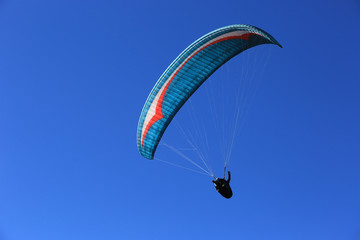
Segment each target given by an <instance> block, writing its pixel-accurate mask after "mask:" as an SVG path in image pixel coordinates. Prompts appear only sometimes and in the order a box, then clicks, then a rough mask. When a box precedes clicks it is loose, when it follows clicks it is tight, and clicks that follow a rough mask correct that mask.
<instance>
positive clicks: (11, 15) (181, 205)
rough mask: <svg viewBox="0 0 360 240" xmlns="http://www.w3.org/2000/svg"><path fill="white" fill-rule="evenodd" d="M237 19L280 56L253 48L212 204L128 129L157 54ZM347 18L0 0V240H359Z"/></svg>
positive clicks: (233, 6)
mask: <svg viewBox="0 0 360 240" xmlns="http://www.w3.org/2000/svg"><path fill="white" fill-rule="evenodd" d="M238 23H240V24H251V25H254V26H257V27H260V28H262V29H264V30H266V31H268V32H269V33H271V34H272V35H273V36H274V37H275V38H276V39H277V40H278V41H279V42H280V43H281V44H282V45H283V46H284V48H283V49H280V48H277V47H275V46H264V47H263V46H261V47H259V51H257V54H260V55H261V52H262V50H264V52H266V53H267V52H268V51H270V52H271V54H270V58H269V61H268V62H267V64H266V67H264V70H263V74H261V75H260V76H259V78H260V77H261V79H260V80H258V81H259V83H260V84H259V86H258V88H257V93H256V95H255V96H254V98H253V99H252V101H251V104H250V105H249V112H248V114H247V117H246V119H245V121H244V123H243V124H244V127H243V128H242V130H241V134H239V138H238V139H237V145H236V148H235V150H234V152H233V155H232V159H231V166H230V170H231V171H232V173H233V179H232V182H231V185H232V188H233V191H234V197H233V198H232V199H230V200H226V199H223V198H222V197H221V196H220V195H219V194H218V193H216V191H215V190H214V187H213V185H212V183H211V178H209V177H206V176H203V175H200V174H196V173H192V172H190V171H186V170H183V169H180V168H176V167H172V166H169V165H166V164H164V163H161V162H158V161H149V160H146V159H144V158H142V157H141V156H140V154H139V153H138V151H137V146H136V128H137V122H138V118H139V116H140V112H141V109H142V106H143V104H144V102H145V100H146V97H147V95H148V93H149V92H150V90H151V88H152V86H153V85H154V84H155V82H156V80H157V79H158V77H159V76H160V75H161V73H162V72H163V71H164V70H165V69H166V67H167V66H168V65H169V64H170V63H171V61H172V60H173V59H174V58H175V57H176V56H177V55H178V54H179V53H180V52H181V51H182V50H183V49H184V48H186V47H187V46H188V45H189V44H190V43H192V42H193V41H195V40H196V39H197V38H199V37H201V36H202V35H204V34H206V33H208V32H209V31H212V30H214V29H216V28H219V27H223V26H226V25H230V24H238ZM359 24H360V2H359V1H358V0H343V1H333V0H330V1H326V3H325V2H324V1H319V0H312V1H308V0H305V1H297V2H295V1H283V0H275V1H264V0H259V1H227V0H224V1H199V0H192V1H190V0H186V1H128V2H121V1H92V0H89V1H81V0H72V1H69V0H62V1H45V0H35V1H24V0H14V1H11V0H1V1H0V32H1V37H0V52H1V54H0V193H1V195H0V239H1V240H3V239H4V240H24V239H30V240H32V239H34V240H35V239H36V240H42V239H44V240H45V239H46V240H49V239H51V240H57V239H59V240H63V239H67V240H72V239H76V240H78V239H87V240H90V239H108V240H111V239H224V238H226V239H244V240H245V239H246V240H258V239H261V240H263V239H265V240H273V239H274V240H282V239H284V240H285V239H286V240H288V239H292V240H297V239H299V240H300V239H301V240H302V239H307V240H308V239H316V240H319V239H326V240H332V239H334V240H335V239H336V240H338V239H350V240H357V239H360V205H359V203H360V175H359V170H360V162H359V160H360V127H359V122H360V112H359V105H360V95H359V90H360V83H359V79H360V71H359V66H360V60H359V54H360V47H359V38H360V33H359V31H358V28H359ZM267 49H270V50H267ZM236 61H237V59H234V61H231V62H229V67H228V69H230V70H229V71H233V70H231V69H232V68H234V67H235V66H237V65H239V64H240V63H241V62H240V60H239V59H238V62H236ZM221 74H224V73H221V72H220V73H219V76H220V78H221V76H222V75H221ZM233 74H234V75H236V72H235V73H233ZM209 80H216V79H209ZM199 90H202V89H199ZM201 94H202V93H201V92H200V93H199V94H198V95H196V96H194V101H193V104H194V105H196V106H197V108H198V109H202V108H203V107H204V106H205V105H206V102H204V101H201V97H199V96H201ZM182 114H183V115H184V116H185V117H186V112H185V111H184V112H183V113H182ZM199 117H200V118H201V116H199ZM204 118H205V117H203V119H202V120H204ZM205 120H206V118H205ZM183 127H188V126H187V125H186V123H184V124H183ZM169 130H170V131H169V133H168V134H167V135H166V136H164V137H166V143H168V144H174V145H175V143H176V142H177V141H178V139H179V137H178V135H176V133H175V131H172V129H169ZM158 150H159V155H160V154H161V157H162V158H166V160H167V161H170V162H171V161H172V159H175V158H176V156H175V155H176V154H174V153H171V152H169V153H167V152H166V150H164V149H162V148H159V149H158ZM211 160H214V161H215V162H216V161H217V160H216V159H211ZM219 161H220V162H221V160H219ZM214 170H215V169H214ZM216 171H217V172H221V169H220V170H218V169H216Z"/></svg>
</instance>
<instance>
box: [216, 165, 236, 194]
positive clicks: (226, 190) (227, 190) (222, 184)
mask: <svg viewBox="0 0 360 240" xmlns="http://www.w3.org/2000/svg"><path fill="white" fill-rule="evenodd" d="M230 180H231V174H230V172H229V171H228V180H225V176H224V178H216V179H215V180H213V181H212V182H213V183H214V185H215V189H216V191H217V192H218V193H220V194H221V196H223V197H224V198H231V197H232V195H233V193H232V190H231V187H230Z"/></svg>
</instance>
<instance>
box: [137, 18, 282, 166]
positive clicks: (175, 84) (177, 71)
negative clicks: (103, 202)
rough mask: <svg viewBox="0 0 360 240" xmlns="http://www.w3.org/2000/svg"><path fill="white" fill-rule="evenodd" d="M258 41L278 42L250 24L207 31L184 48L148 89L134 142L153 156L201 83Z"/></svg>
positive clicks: (146, 156) (257, 43)
mask: <svg viewBox="0 0 360 240" xmlns="http://www.w3.org/2000/svg"><path fill="white" fill-rule="evenodd" d="M260 44H275V45H278V46H280V47H281V45H280V44H279V43H278V42H277V41H276V40H275V39H274V38H273V37H272V36H271V35H270V34H268V33H266V32H265V31H263V30H261V29H259V28H257V27H254V26H250V25H241V24H238V25H230V26H227V27H223V28H219V29H217V30H215V31H213V32H210V33H208V34H206V35H204V36H203V37H201V38H200V39H198V40H197V41H195V42H194V43H193V44H191V45H190V46H189V47H187V48H186V49H185V50H184V51H183V52H182V53H181V54H180V55H179V56H178V57H177V58H176V59H175V60H174V61H173V62H172V63H171V64H170V66H169V67H168V68H167V69H166V71H165V72H164V73H163V74H162V76H161V77H160V78H159V80H158V81H157V82H156V84H155V86H154V88H153V89H152V91H151V92H150V94H149V96H148V98H147V100H146V102H145V105H144V107H143V110H142V112H141V115H140V119H139V123H138V129H137V145H138V149H139V152H140V153H141V155H142V156H144V157H145V158H148V159H153V158H154V154H155V151H156V148H157V146H158V144H159V142H160V140H161V137H162V135H163V134H164V132H165V130H166V128H167V126H168V125H169V124H170V122H171V120H172V119H173V118H174V116H175V115H176V113H177V112H178V111H179V109H180V108H181V107H182V106H183V105H184V103H185V102H186V101H187V100H188V99H189V97H190V96H191V95H192V94H193V93H194V92H195V91H196V90H197V89H198V88H199V87H200V86H201V84H202V83H203V82H204V81H205V80H206V79H207V78H208V77H209V76H210V75H211V74H212V73H214V72H215V71H216V70H217V69H218V68H219V67H220V66H222V65H223V64H224V63H226V62H227V61H229V60H230V59H231V58H233V57H234V56H236V55H237V54H239V53H241V52H243V51H245V50H246V49H249V48H251V47H254V46H257V45H260Z"/></svg>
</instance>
